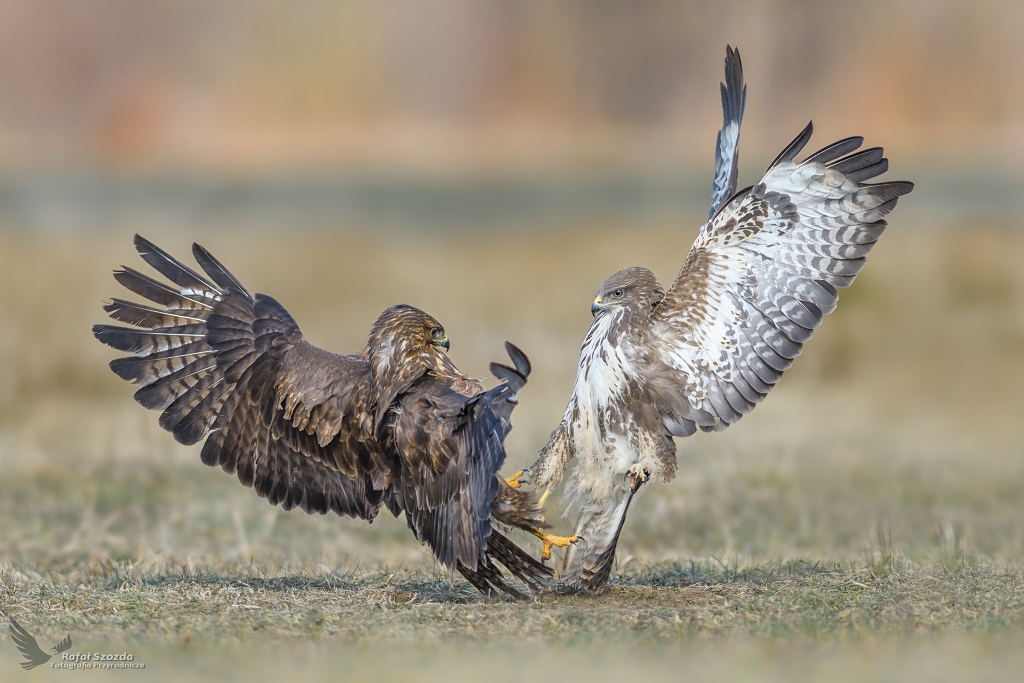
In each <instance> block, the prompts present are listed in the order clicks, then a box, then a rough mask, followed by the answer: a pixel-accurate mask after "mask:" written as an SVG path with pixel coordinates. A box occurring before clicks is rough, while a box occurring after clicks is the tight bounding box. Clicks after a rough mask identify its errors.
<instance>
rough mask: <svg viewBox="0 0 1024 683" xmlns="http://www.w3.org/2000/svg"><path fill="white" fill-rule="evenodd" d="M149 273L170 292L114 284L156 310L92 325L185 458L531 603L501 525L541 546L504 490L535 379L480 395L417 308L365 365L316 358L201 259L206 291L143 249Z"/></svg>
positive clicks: (124, 309) (223, 272)
mask: <svg viewBox="0 0 1024 683" xmlns="http://www.w3.org/2000/svg"><path fill="white" fill-rule="evenodd" d="M135 246H136V248H137V249H138V251H139V254H140V255H141V256H142V258H143V259H144V260H145V261H146V263H148V264H149V265H150V266H152V267H153V268H154V269H156V270H157V271H158V272H159V273H160V274H162V275H163V276H164V277H166V278H167V279H168V280H169V281H170V282H171V283H172V284H166V283H163V282H159V281H157V280H155V279H152V278H150V277H148V276H146V275H143V274H142V273H140V272H138V271H135V270H133V269H131V268H127V267H125V268H122V269H121V270H117V271H115V272H114V278H115V279H116V280H117V281H118V282H119V283H121V284H122V285H124V286H125V287H126V288H127V289H129V290H131V291H132V292H134V293H135V294H138V295H139V296H142V297H144V298H146V299H148V300H149V301H150V302H152V303H153V304H155V305H142V304H137V303H132V302H129V301H124V300H121V299H114V300H113V301H112V302H111V303H109V304H107V305H106V306H104V310H106V311H107V313H109V314H110V317H112V318H114V319H115V320H118V321H120V322H123V323H128V324H130V325H133V326H134V327H119V326H113V325H96V326H95V327H94V328H93V333H94V334H95V336H96V338H97V339H99V340H100V341H101V342H103V343H104V344H107V345H108V346H111V347H113V348H115V349H117V350H119V351H124V352H127V353H130V354H132V355H131V356H129V357H127V358H118V359H117V360H114V361H113V362H111V364H110V368H111V370H113V371H114V373H116V374H117V375H118V376H119V377H121V378H122V379H125V380H128V381H129V382H133V383H135V384H137V385H139V386H140V388H139V390H138V391H137V392H136V393H135V400H136V401H138V402H139V403H141V404H142V405H143V406H145V407H146V408H149V409H151V410H158V411H161V413H162V414H161V416H160V426H161V427H163V428H164V429H166V430H167V431H169V432H171V433H172V434H173V435H174V438H175V440H177V441H178V442H179V443H182V444H195V443H198V442H199V441H200V440H202V439H203V438H204V437H206V443H205V444H204V445H203V449H202V461H203V462H204V463H205V464H207V465H210V466H217V465H219V466H220V467H221V469H223V470H224V471H225V472H227V473H229V474H235V475H237V476H238V480H239V481H240V482H242V483H243V484H244V485H246V486H252V487H253V488H255V489H256V493H258V494H259V495H260V496H262V497H264V498H266V499H267V500H268V501H269V502H270V503H271V504H272V505H278V504H280V505H281V506H282V507H283V508H284V509H285V510H290V509H292V508H295V507H298V508H301V509H303V510H305V511H306V512H307V513H314V512H315V513H319V514H325V513H327V512H328V511H329V510H330V511H333V512H335V513H337V514H339V515H348V516H351V517H358V518H360V519H365V520H372V519H374V517H375V516H376V515H377V513H378V511H379V510H380V508H381V506H385V507H387V509H388V510H389V511H391V513H392V514H394V515H395V516H398V515H399V514H400V513H405V517H406V520H407V521H408V524H409V527H410V529H412V531H413V533H414V534H415V535H416V538H417V539H419V541H420V542H422V543H425V544H427V545H428V546H429V547H430V549H431V550H432V551H433V552H434V555H435V556H436V557H437V559H438V560H439V561H440V562H441V563H442V564H443V565H444V566H446V567H449V568H454V569H457V570H458V571H459V572H460V573H461V574H462V575H463V576H465V577H466V578H467V579H468V580H469V581H470V582H471V583H472V584H473V585H474V586H476V587H477V588H478V589H480V590H481V591H483V592H484V593H487V594H491V593H493V592H494V591H496V590H500V591H503V592H505V593H508V594H511V595H514V596H517V597H521V596H522V593H520V591H518V590H516V589H515V588H514V587H513V586H512V585H510V584H509V583H507V582H506V580H505V578H504V577H503V575H502V573H501V571H499V569H498V568H497V566H496V564H495V563H496V562H497V563H501V564H503V565H504V566H505V567H506V568H507V569H508V570H509V571H510V572H511V573H512V574H513V575H514V576H516V577H517V578H518V579H520V580H521V581H523V583H525V584H526V586H527V587H528V588H529V589H530V590H531V591H533V590H536V589H538V588H539V587H540V586H541V585H542V582H543V580H544V579H545V577H547V576H549V575H550V570H549V569H547V568H546V567H544V566H543V565H541V564H540V563H539V562H537V561H536V560H534V559H533V558H532V557H530V556H529V555H528V554H527V553H525V552H524V551H523V550H521V549H520V548H519V547H518V546H516V545H515V544H513V543H512V542H511V541H510V540H509V538H508V537H507V536H506V535H505V534H503V533H502V532H501V531H500V530H499V528H497V526H496V525H495V524H494V522H495V521H497V522H499V523H500V524H501V525H502V526H518V527H520V528H524V529H526V530H527V531H530V532H532V533H535V534H536V535H538V536H540V537H542V538H543V537H545V534H544V532H542V531H541V530H540V529H541V527H543V526H546V525H545V524H544V518H543V514H542V511H541V509H540V507H539V506H538V505H537V501H536V500H535V499H533V498H532V497H530V496H528V495H524V494H523V492H521V491H515V490H514V489H513V488H511V487H509V486H508V485H507V484H505V481H504V480H503V479H501V478H500V477H498V476H497V472H498V470H499V468H500V467H501V465H502V463H503V462H504V460H505V449H504V439H505V436H506V434H508V431H509V430H510V429H511V423H510V416H511V413H512V409H513V408H514V407H515V405H516V392H518V391H519V389H521V388H522V387H523V385H524V384H525V383H526V378H527V376H528V375H529V374H530V364H529V361H528V360H527V358H526V356H525V355H524V354H523V353H522V351H520V350H519V349H518V348H516V347H515V346H513V345H512V344H506V349H507V351H508V353H509V356H510V357H511V358H512V361H513V366H514V367H509V366H505V365H500V364H497V363H492V364H491V371H492V372H493V373H494V374H495V376H496V377H498V379H500V380H502V383H501V384H499V385H498V386H496V387H494V388H492V389H490V390H486V391H485V390H484V388H483V386H482V385H481V384H480V382H479V381H478V380H474V379H470V378H468V377H466V376H465V375H463V374H462V373H461V372H459V370H458V369H457V368H456V367H455V366H454V364H452V362H451V361H450V360H449V358H448V356H447V354H446V353H445V351H446V350H447V349H448V346H449V342H448V336H447V335H446V334H445V331H444V327H442V325H441V324H440V323H439V322H437V321H436V320H435V319H434V318H432V317H431V316H429V315H427V314H426V313H424V312H423V311H420V310H418V309H416V308H413V307H412V306H405V305H400V306H393V307H392V308H389V309H388V310H386V311H384V313H382V314H381V316H380V317H379V318H378V319H377V321H376V322H375V323H374V324H373V327H372V328H371V330H370V336H369V339H368V340H367V342H366V346H365V347H364V348H363V350H362V351H360V352H359V353H356V354H352V355H338V354H335V353H331V352H330V351H324V350H323V349H320V348H317V347H315V346H313V345H312V344H310V343H309V342H308V341H306V339H305V338H304V337H303V336H302V332H301V331H300V330H299V326H298V325H297V324H296V322H295V320H293V319H292V317H291V315H289V314H288V311H286V310H285V309H284V307H282V306H281V304H279V303H278V302H277V301H275V300H274V299H272V298H270V297H269V296H265V295H263V294H256V295H255V296H253V295H251V294H249V292H248V291H247V290H246V289H245V287H243V286H242V284H241V283H240V282H239V281H238V280H237V279H236V278H235V277H234V276H233V275H232V274H231V273H229V272H228V271H227V269H226V268H224V266H223V265H221V263H220V262H219V261H217V260H216V259H215V258H214V257H213V256H212V255H211V254H210V253H209V252H208V251H206V249H204V248H203V247H201V246H199V245H198V244H196V245H193V248H192V252H193V255H194V256H195V259H196V261H197V262H198V263H199V265H200V266H201V267H202V269H203V271H205V273H206V276H207V277H203V276H201V275H199V274H198V273H197V272H196V271H194V270H192V269H191V268H189V267H187V266H185V265H183V264H182V263H180V262H178V261H177V260H175V259H174V258H173V257H171V256H170V255H169V254H167V253H166V252H164V251H163V250H161V249H160V248H159V247H157V246H156V245H154V244H152V243H151V242H149V241H147V240H145V239H143V238H142V237H139V236H138V235H136V237H135Z"/></svg>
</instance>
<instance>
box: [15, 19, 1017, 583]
mask: <svg viewBox="0 0 1024 683" xmlns="http://www.w3.org/2000/svg"><path fill="white" fill-rule="evenodd" d="M1022 25H1024V5H1021V4H1020V3H1017V2H1012V1H1011V0H1006V1H1002V2H1001V1H998V0H989V1H979V2H974V3H962V2H956V1H954V0H884V1H881V0H879V1H874V0H866V1H863V2H842V3H838V2H836V3H822V2H813V1H810V0H755V1H753V2H702V1H687V2H669V1H664V2H662V1H657V0H643V1H637V2H629V3H623V2H606V1H603V0H602V1H595V0H588V1H583V0H579V1H570V0H566V1H564V2H558V3H552V2H547V1H545V0H505V1H490V2H479V1H477V2H471V1H469V0H394V1H388V2H321V1H312V0H293V1H292V2H287V3H285V2H269V1H252V0H247V1H244V2H243V1H242V0H224V1H222V2H218V3H209V2H199V1H192V0H174V1H164V0H150V1H148V2H145V3H139V2H134V1H131V0H97V1H94V2H90V3H81V2H75V1H71V0H68V1H65V2H60V1H49V0H47V1H43V2H39V1H30V0H4V1H3V2H0V291H2V292H3V296H0V469H2V471H3V476H2V477H0V561H7V562H15V563H17V564H19V566H24V565H32V564H37V563H38V564H40V565H42V566H45V565H47V563H52V562H77V561H80V560H88V559H97V558H99V559H103V558H114V559H133V560H135V561H149V560H153V559H154V558H156V559H155V560H154V561H156V560H159V559H160V558H178V559H180V558H186V557H187V558H189V559H188V561H189V562H190V563H191V562H192V561H193V559H194V558H199V560H196V561H201V558H204V557H209V558H242V559H244V558H247V557H262V558H275V561H278V562H281V563H283V564H287V563H290V562H299V563H301V562H304V561H306V560H307V559H308V558H315V559H316V560H317V561H320V560H322V561H323V562H326V563H327V564H328V565H332V564H333V565H347V564H354V563H358V562H362V563H364V564H374V563H399V562H401V563H410V564H416V563H426V564H429V563H430V562H431V560H430V559H429V555H428V554H427V553H426V552H425V551H424V550H423V549H422V548H420V547H419V546H418V545H417V544H416V543H415V541H414V540H413V539H412V538H411V537H410V535H409V534H408V532H407V531H406V530H405V529H404V521H395V520H390V519H381V520H380V523H375V524H374V525H373V526H372V527H370V526H368V525H366V524H365V523H363V522H356V521H352V520H347V519H346V520H340V519H337V518H333V517H331V518H310V517H306V516H305V515H303V514H301V513H299V512H292V513H289V514H286V513H282V512H281V511H280V510H278V509H276V508H271V507H269V506H268V505H266V503H265V502H264V501H261V500H259V499H258V498H257V497H256V496H255V495H254V494H253V493H252V492H251V491H250V490H247V489H244V488H243V487H241V486H240V485H239V484H238V483H237V481H236V480H235V479H234V478H233V477H229V476H227V475H225V474H223V473H221V472H219V471H216V470H212V469H209V468H205V467H204V466H202V465H201V464H200V462H199V452H198V451H199V449H198V448H182V447H180V446H177V445H176V444H175V443H174V442H173V440H172V439H171V438H170V436H169V435H168V434H166V433H163V432H161V431H160V429H159V428H158V427H157V424H156V420H157V416H156V415H155V414H152V413H149V412H147V411H145V410H143V409H142V408H141V407H140V406H138V405H136V404H135V403H134V402H133V401H132V400H131V393H132V390H131V388H130V387H129V386H127V385H125V384H124V383H123V382H121V381H120V380H118V379H117V378H116V377H114V376H113V375H112V374H111V373H110V372H109V370H108V369H107V367H106V364H107V362H108V361H109V360H110V359H111V358H113V357H114V356H115V355H116V354H115V353H114V352H113V351H111V350H109V349H107V348H105V347H102V346H101V345H100V344H99V343H97V342H96V341H95V340H94V339H93V338H92V336H91V334H90V327H91V325H92V324H94V323H98V322H102V321H103V317H102V311H101V309H100V302H101V300H103V299H107V298H110V297H112V296H120V295H122V294H123V292H122V291H120V288H119V287H118V286H117V285H116V284H115V283H114V281H113V280H112V279H111V278H110V272H111V271H112V270H113V269H114V268H115V267H117V266H119V265H121V264H128V265H132V266H136V267H139V266H140V263H141V262H140V261H139V260H138V258H137V256H136V255H135V253H134V251H133V249H132V247H131V235H132V233H134V232H140V233H142V234H144V235H146V236H147V237H149V238H150V239H153V240H154V241H156V242H157V243H158V244H160V245H161V246H163V247H164V248H166V249H168V250H170V251H171V252H172V253H176V254H180V255H182V256H186V255H187V254H188V248H189V245H190V243H191V242H192V241H194V240H198V241H201V242H202V243H203V244H204V245H206V246H207V247H209V248H210V249H211V250H212V251H213V252H214V253H215V254H217V255H218V257H220V258H221V259H222V260H223V261H224V262H225V263H226V264H227V265H228V266H229V267H230V268H232V270H234V272H235V273H236V274H237V275H238V276H239V277H240V278H241V279H242V281H243V282H244V283H246V285H247V286H248V287H249V288H250V289H251V290H253V291H259V292H266V293H269V294H271V295H273V296H274V297H276V298H277V299H279V300H280V301H281V302H282V303H283V304H284V305H285V306H286V307H287V308H288V309H289V310H290V311H291V312H292V313H293V314H294V316H295V317H296V318H297V320H298V321H299V322H300V324H301V325H302V327H303V329H304V331H305V333H306V334H307V336H308V337H309V339H310V340H311V341H312V342H313V343H316V344H319V345H321V346H325V347H327V348H329V349H332V350H336V351H342V352H351V351H355V350H357V349H359V348H360V347H361V346H362V344H363V342H364V340H365V335H366V332H367V330H368V329H369V325H370V324H371V323H372V321H373V320H374V318H375V317H376V316H377V314H378V313H379V312H380V311H381V310H383V309H384V308H385V307H387V306H389V305H392V304H395V303H399V302H405V303H410V304H414V305H417V306H419V307H421V308H424V309H426V310H428V311H429V312H431V313H432V314H433V315H435V316H436V317H438V318H439V319H440V320H441V321H442V322H444V324H445V326H446V328H447V330H448V333H449V335H450V337H451V338H452V343H453V345H452V350H451V355H452V357H453V358H454V360H455V362H456V363H457V364H458V365H459V366H460V367H461V368H462V369H463V370H464V371H466V372H467V373H469V374H472V375H478V376H483V375H485V374H486V368H487V362H488V361H490V360H499V359H501V358H502V356H503V351H502V347H501V343H502V342H503V341H504V340H505V339H509V340H512V341H514V342H516V343H517V344H519V345H520V346H522V347H523V348H524V349H525V350H526V351H527V353H528V354H529V355H530V357H531V359H532V360H533V362H534V375H533V377H531V381H530V384H529V386H528V387H527V388H526V389H525V390H524V392H523V393H522V396H521V398H522V404H521V406H520V407H519V408H518V409H517V411H516V414H515V430H514V431H513V433H512V435H511V436H510V439H509V452H510V454H509V462H508V464H507V466H506V470H507V471H508V472H511V471H513V470H515V469H516V468H518V467H521V466H525V465H528V464H529V463H530V462H531V461H532V458H533V457H534V454H535V453H536V452H537V450H538V449H539V448H540V447H541V446H542V445H543V444H544V442H545V440H546V438H547V435H548V433H549V432H550V431H551V430H552V429H553V428H554V427H555V426H556V425H557V423H558V421H559V419H560V416H561V414H562V411H563V409H564V405H565V402H566V400H567V398H568V396H569V393H570V390H571V384H572V379H573V374H574V371H575V368H576V360H577V357H578V353H579V344H580V342H581V340H582V338H583V335H584V334H585V332H586V330H587V328H588V326H589V324H590V321H591V316H590V313H589V305H590V301H591V298H592V296H593V292H594V291H595V290H596V289H597V287H598V285H599V284H600V283H601V281H602V280H603V279H604V278H605V277H606V276H607V275H609V274H611V273H612V272H614V271H616V270H618V269H620V268H622V267H626V266H630V265H645V266H648V267H650V268H651V269H653V270H654V271H655V272H656V274H657V275H658V276H659V278H660V279H661V281H662V282H663V283H665V282H669V281H671V279H672V278H673V276H674V274H675V272H676V270H677V269H678V268H679V266H680V264H681V263H682V261H683V258H684V257H685V254H686V251H687V250H688V248H689V245H690V243H691V242H692V240H693V238H694V237H695V235H696V233H697V230H698V228H699V226H700V225H701V223H702V222H703V220H704V216H705V215H706V211H707V206H708V203H709V196H710V187H711V177H712V169H713V160H714V142H715V134H716V131H717V129H718V127H719V126H720V125H721V109H720V100H719V92H718V84H719V81H720V80H721V79H722V64H723V59H724V54H725V45H726V44H727V43H730V44H732V45H734V46H738V47H739V49H740V51H741V53H742V56H743V61H744V67H745V74H746V79H747V83H748V95H747V109H746V117H745V120H744V128H743V134H742V155H741V172H740V176H741V177H740V181H741V184H742V185H747V184H751V183H753V182H756V181H757V179H758V178H759V177H760V173H761V172H762V171H763V169H764V168H765V167H766V166H767V164H768V163H769V162H770V161H771V159H773V158H774V157H775V155H776V154H777V153H778V151H779V150H781V149H782V147H783V146H784V145H785V144H786V143H788V142H789V141H790V139H792V137H793V136H795V135H796V134H797V133H798V132H799V131H800V130H801V128H802V127H803V126H804V125H805V124H806V122H807V120H808V119H813V120H814V122H815V127H816V137H815V139H814V141H812V143H811V145H812V147H820V146H823V145H825V144H826V143H829V142H832V141H833V140H835V139H838V138H840V137H845V136H847V135H855V134H860V135H864V136H865V137H866V142H867V144H868V145H884V146H885V148H886V151H887V155H888V156H889V158H890V164H891V169H892V170H891V171H890V173H889V175H888V176H887V177H889V178H893V179H907V180H913V181H915V182H917V189H916V190H915V192H914V193H913V194H911V195H910V196H908V197H906V198H904V199H903V200H902V201H901V202H900V206H899V207H898V209H897V210H896V211H895V213H894V214H893V215H892V216H891V217H890V223H891V227H890V228H889V230H888V232H887V233H886V234H885V236H884V238H883V239H882V240H881V242H880V243H879V245H878V247H877V248H876V250H875V251H874V252H873V253H872V255H871V258H870V259H869V260H870V263H869V264H868V267H867V268H866V269H865V271H864V273H863V274H862V276H861V277H860V278H859V279H858V280H857V282H856V284H855V285H854V286H853V287H852V288H851V289H850V290H848V291H846V292H844V293H843V295H842V297H841V300H840V305H839V308H838V310H837V311H836V312H835V313H834V314H833V315H832V316H830V317H829V318H828V319H827V321H826V323H825V324H824V325H823V327H822V328H821V329H820V330H819V332H818V333H817V334H816V338H815V339H814V340H813V341H812V342H811V343H809V345H808V347H807V350H806V351H805V353H804V355H803V356H802V357H801V358H800V359H799V361H798V362H797V363H796V365H795V367H794V369H793V370H792V371H791V372H789V373H787V375H786V377H785V379H784V380H783V381H782V383H781V385H780V386H779V388H778V389H776V391H775V392H773V393H772V395H771V397H770V399H769V400H768V401H767V402H766V403H765V404H764V405H763V406H761V407H759V408H758V410H756V411H755V412H754V413H753V414H752V415H750V416H749V417H747V418H745V419H744V420H743V421H742V422H740V423H739V424H738V425H737V426H735V427H733V428H731V429H730V430H729V431H728V432H726V433H723V434H713V435H699V436H695V437H693V438H690V439H686V440H680V441H679V458H680V472H679V477H678V479H677V480H676V481H675V482H674V483H672V484H671V485H669V486H660V485H659V486H652V487H649V489H648V490H645V491H644V492H643V495H642V496H640V497H639V498H638V500H637V502H636V504H635V507H634V509H633V511H632V512H631V516H630V518H629V522H628V525H629V528H628V529H627V533H626V534H625V535H624V536H623V542H622V545H621V546H620V562H621V563H629V562H645V561H657V560H662V559H679V560H686V559H687V558H693V557H706V556H726V555H728V554H730V553H734V554H743V555H745V556H749V557H760V558H795V557H803V558H810V559H811V560H812V561H815V560H817V559H819V558H823V559H826V560H846V559H857V558H861V557H863V556H864V555H865V553H867V554H870V553H872V552H874V551H875V550H877V548H878V547H880V546H885V547H888V548H890V549H892V548H896V549H897V550H898V552H900V553H903V554H904V555H905V556H906V557H909V558H923V559H928V558H936V557H937V558H943V557H951V556H956V555H957V554H962V553H965V552H971V553H982V554H984V555H987V556H989V557H992V558H995V559H997V560H1012V561H1019V560H1021V559H1024V460H1022V458H1021V443H1022V437H1024V421H1022V420H1021V409H1020V404H1019V393H1020V386H1021V384H1022V381H1024V269H1022V267H1021V265H1020V264H1021V263H1022V262H1024V232H1022V228H1024V226H1022V223H1021V220H1022V219H1021V211H1022V210H1024V162H1022V158H1024V78H1022V77H1021V75H1020V64H1021V63H1024V42H1022V41H1021V40H1020V35H1019V34H1020V27H1021V26H1022ZM809 149H810V148H809ZM555 501H556V504H555V508H556V510H555V511H556V512H557V508H558V503H557V497H555ZM385 516H386V515H385ZM553 516H554V515H553ZM560 525H561V528H563V529H565V528H567V526H568V522H567V521H562V522H560Z"/></svg>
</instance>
